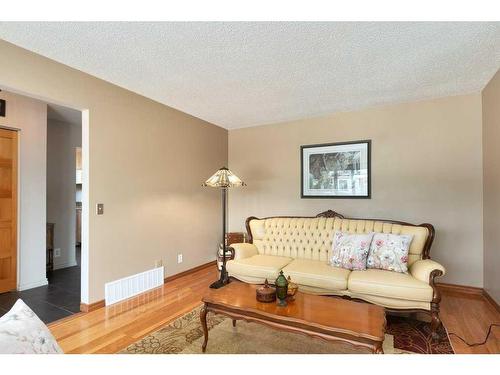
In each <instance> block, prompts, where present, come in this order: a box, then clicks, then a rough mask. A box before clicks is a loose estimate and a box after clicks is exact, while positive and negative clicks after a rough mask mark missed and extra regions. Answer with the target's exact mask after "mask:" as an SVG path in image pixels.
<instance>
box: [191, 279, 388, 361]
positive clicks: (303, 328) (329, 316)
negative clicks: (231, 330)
mask: <svg viewBox="0 0 500 375" xmlns="http://www.w3.org/2000/svg"><path fill="white" fill-rule="evenodd" d="M256 289H257V286H256V285H251V284H246V283H242V282H238V281H235V282H232V283H230V284H228V285H226V286H225V287H224V288H220V289H209V290H207V292H206V294H205V295H204V297H203V299H202V301H203V303H204V306H203V308H202V310H201V312H200V320H201V325H202V328H203V333H204V335H205V339H204V341H203V344H202V350H203V352H205V349H206V347H207V343H208V326H207V314H208V313H209V312H212V313H214V314H223V315H226V316H228V317H230V318H231V319H233V324H234V321H236V320H245V321H248V322H254V323H260V324H263V325H266V326H268V327H271V328H275V329H279V330H283V331H287V332H295V333H302V334H305V335H308V336H310V337H314V338H320V339H323V340H327V341H341V342H345V343H349V344H351V345H353V346H356V347H361V348H365V349H369V350H371V351H372V352H373V353H383V350H382V343H383V341H384V335H385V326H386V321H385V311H384V308H383V307H380V306H377V305H372V304H368V303H356V302H353V301H349V300H344V299H334V298H325V297H324V296H316V295H312V294H305V293H301V292H297V294H296V296H295V298H296V301H295V303H290V304H289V305H288V306H287V307H286V308H283V307H280V306H278V305H277V304H275V303H260V302H259V301H257V300H256V299H255V297H254V295H255V290H256ZM353 316H355V317H356V319H352V317H353Z"/></svg>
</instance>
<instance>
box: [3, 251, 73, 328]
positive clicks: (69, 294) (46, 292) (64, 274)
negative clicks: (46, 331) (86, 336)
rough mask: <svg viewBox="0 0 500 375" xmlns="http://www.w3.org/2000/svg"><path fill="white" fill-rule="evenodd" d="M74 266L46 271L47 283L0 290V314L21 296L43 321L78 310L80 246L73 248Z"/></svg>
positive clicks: (58, 317)
mask: <svg viewBox="0 0 500 375" xmlns="http://www.w3.org/2000/svg"><path fill="white" fill-rule="evenodd" d="M76 258H77V264H78V265H77V266H74V267H68V268H63V269H59V270H55V271H52V272H50V273H49V274H48V275H47V278H48V279H49V285H45V286H41V287H38V288H33V289H28V290H24V291H22V292H8V293H2V294H0V315H3V314H5V313H6V312H7V311H8V310H10V308H11V307H12V305H14V303H15V302H16V301H17V299H18V298H21V299H22V300H23V301H24V302H25V303H26V304H27V305H28V306H29V307H30V308H31V309H32V310H33V311H34V312H35V313H36V314H37V315H38V316H39V318H40V319H41V320H43V321H44V322H45V323H50V322H53V321H55V320H58V319H61V318H64V317H67V316H70V315H72V314H74V313H77V312H79V311H80V273H81V269H80V248H79V247H77V250H76Z"/></svg>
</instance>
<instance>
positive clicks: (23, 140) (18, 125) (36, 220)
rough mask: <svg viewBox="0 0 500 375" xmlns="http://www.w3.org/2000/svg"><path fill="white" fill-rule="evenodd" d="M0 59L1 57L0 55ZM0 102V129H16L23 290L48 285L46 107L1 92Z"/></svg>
mask: <svg viewBox="0 0 500 375" xmlns="http://www.w3.org/2000/svg"><path fill="white" fill-rule="evenodd" d="M0 56H3V55H2V54H1V53H0ZM1 60H2V59H0V61H1ZM0 77H1V76H0ZM0 99H5V100H6V101H7V108H6V109H7V110H6V117H0V126H1V127H6V128H10V129H17V130H19V165H18V170H19V173H18V174H19V185H18V189H19V194H18V197H19V210H18V223H19V225H18V258H17V259H18V262H17V263H18V264H17V269H18V273H17V287H18V289H20V290H24V289H30V288H34V287H37V286H41V285H45V284H47V278H46V277H45V222H46V220H45V206H46V202H45V174H46V167H45V153H46V147H47V105H46V104H45V103H43V102H40V101H38V100H33V99H30V98H27V97H25V96H22V95H15V94H12V93H10V92H6V91H1V92H0Z"/></svg>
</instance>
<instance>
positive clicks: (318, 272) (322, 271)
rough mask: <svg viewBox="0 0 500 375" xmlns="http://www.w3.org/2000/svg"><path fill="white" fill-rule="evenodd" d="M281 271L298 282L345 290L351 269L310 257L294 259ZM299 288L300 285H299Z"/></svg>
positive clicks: (317, 286)
mask: <svg viewBox="0 0 500 375" xmlns="http://www.w3.org/2000/svg"><path fill="white" fill-rule="evenodd" d="M283 273H284V274H285V275H286V276H290V277H291V278H292V281H293V282H295V283H297V284H299V285H305V286H310V287H316V288H323V289H328V290H346V289H347V279H348V277H349V274H350V273H351V271H349V270H347V269H344V268H339V267H333V266H330V265H329V264H328V263H327V262H322V261H319V260H310V259H295V260H293V261H292V262H291V263H290V264H288V265H287V266H286V267H285V268H283ZM299 289H300V287H299Z"/></svg>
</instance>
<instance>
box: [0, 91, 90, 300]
mask: <svg viewBox="0 0 500 375" xmlns="http://www.w3.org/2000/svg"><path fill="white" fill-rule="evenodd" d="M0 89H2V90H5V91H8V92H11V93H13V94H18V95H23V96H26V97H29V98H32V99H36V100H40V101H43V102H45V103H51V104H57V105H60V106H64V107H67V108H71V109H74V110H76V111H79V112H81V114H82V244H81V251H82V253H81V257H82V258H81V275H80V280H81V286H80V302H81V303H85V304H89V301H90V272H89V268H90V267H89V259H90V251H91V250H90V246H89V244H90V182H89V176H90V142H89V139H90V137H89V135H90V110H89V109H88V108H81V107H80V108H79V107H77V106H75V105H72V104H68V103H64V102H61V101H58V100H54V99H51V98H47V97H43V96H39V95H33V94H30V93H26V92H23V91H20V90H17V89H15V88H11V87H8V86H4V85H0ZM2 128H4V129H7V130H14V131H17V132H18V133H17V134H18V137H17V139H18V141H17V158H18V161H17V165H18V171H17V212H18V214H17V244H16V245H17V270H16V271H17V272H16V278H17V280H16V286H17V288H19V275H20V268H19V264H20V261H19V260H20V251H21V247H20V246H19V245H20V228H21V214H20V213H21V211H20V202H21V196H20V189H21V180H20V176H21V168H23V165H22V160H21V158H20V152H21V147H22V129H20V128H18V127H15V126H2ZM45 246H46V244H45V242H44V243H43V247H44V248H45ZM43 269H44V271H45V262H44V264H43Z"/></svg>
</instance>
